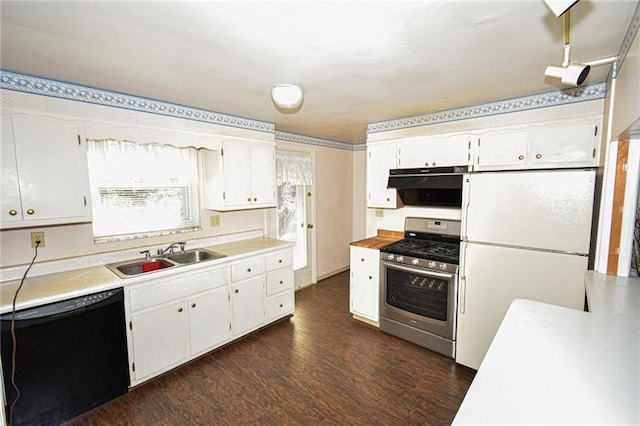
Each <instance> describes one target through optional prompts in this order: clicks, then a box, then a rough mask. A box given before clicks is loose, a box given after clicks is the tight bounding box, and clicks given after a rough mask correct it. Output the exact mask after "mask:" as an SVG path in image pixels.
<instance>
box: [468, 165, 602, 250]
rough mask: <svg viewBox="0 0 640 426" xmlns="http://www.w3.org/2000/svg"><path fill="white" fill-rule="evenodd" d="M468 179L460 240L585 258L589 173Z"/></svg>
mask: <svg viewBox="0 0 640 426" xmlns="http://www.w3.org/2000/svg"><path fill="white" fill-rule="evenodd" d="M468 179H469V182H468V184H467V185H466V186H465V188H464V190H465V191H466V194H465V197H464V198H465V200H468V201H467V205H466V206H463V215H462V216H463V218H462V220H463V223H462V229H463V237H465V238H464V239H467V240H469V241H475V242H488V243H495V244H505V245H510V246H518V247H531V248H540V249H547V250H557V251H566V252H573V253H588V252H589V241H590V237H591V216H592V209H593V195H594V183H595V172H594V171H592V170H561V171H520V172H495V173H475V174H471V175H469V176H468Z"/></svg>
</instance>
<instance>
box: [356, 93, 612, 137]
mask: <svg viewBox="0 0 640 426" xmlns="http://www.w3.org/2000/svg"><path fill="white" fill-rule="evenodd" d="M606 92H607V84H606V83H596V84H591V85H588V86H583V87H574V88H571V89H564V90H555V91H552V92H546V93H538V94H534V95H528V96H523V97H520V98H512V99H505V100H500V101H494V102H489V103H486V104H480V105H473V106H468V107H462V108H454V109H448V110H443V111H436V112H432V113H428V114H424V115H416V116H411V117H405V118H399V119H394V120H385V121H378V122H375V123H369V124H368V125H367V133H377V132H385V131H389V130H396V129H403V128H408V127H417V126H426V125H429V124H436V123H446V122H450V121H458V120H468V119H470V118H479V117H487V116H491V115H498V114H508V113H511V112H517V111H525V110H531V109H538V108H546V107H552V106H558V105H565V104H571V103H576V102H584V101H592V100H596V99H603V98H604V97H605V94H606Z"/></svg>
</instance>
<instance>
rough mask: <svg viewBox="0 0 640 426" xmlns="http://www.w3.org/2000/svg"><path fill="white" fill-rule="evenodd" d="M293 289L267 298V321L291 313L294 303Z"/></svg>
mask: <svg viewBox="0 0 640 426" xmlns="http://www.w3.org/2000/svg"><path fill="white" fill-rule="evenodd" d="M294 297H295V296H294V292H293V290H290V291H287V292H286V293H282V294H279V295H277V296H273V297H269V298H268V299H267V322H269V321H273V320H274V319H276V318H281V317H283V316H286V315H289V314H292V313H293V306H294V303H295V299H294Z"/></svg>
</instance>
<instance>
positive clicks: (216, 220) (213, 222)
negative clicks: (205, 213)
mask: <svg viewBox="0 0 640 426" xmlns="http://www.w3.org/2000/svg"><path fill="white" fill-rule="evenodd" d="M209 225H210V226H220V215H214V216H209Z"/></svg>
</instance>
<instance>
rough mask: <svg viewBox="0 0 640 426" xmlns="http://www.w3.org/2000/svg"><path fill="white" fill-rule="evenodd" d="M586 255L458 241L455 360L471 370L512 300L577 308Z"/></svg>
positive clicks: (479, 361) (487, 345)
mask: <svg viewBox="0 0 640 426" xmlns="http://www.w3.org/2000/svg"><path fill="white" fill-rule="evenodd" d="M586 270H587V257H586V256H576V255H567V254H558V253H549V252H544V251H535V250H523V249H515V248H506V247H497V246H488V245H481V244H471V243H463V245H462V259H461V271H462V272H461V273H460V277H461V279H460V291H459V296H458V301H459V303H458V325H457V348H456V362H458V363H460V364H463V365H466V366H468V367H471V368H475V369H477V368H478V367H480V363H481V362H482V359H483V358H484V355H485V353H486V351H487V349H488V348H489V345H490V344H491V341H492V340H493V337H494V335H495V334H496V332H497V330H498V327H499V326H500V322H501V321H502V318H503V317H504V315H505V313H506V312H507V309H508V308H509V305H510V304H511V302H512V301H513V299H530V300H536V301H538V302H544V303H550V304H554V305H560V306H565V307H567V308H574V309H579V310H581V309H582V308H583V305H584V297H585V294H584V292H585V290H584V275H585V272H586Z"/></svg>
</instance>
